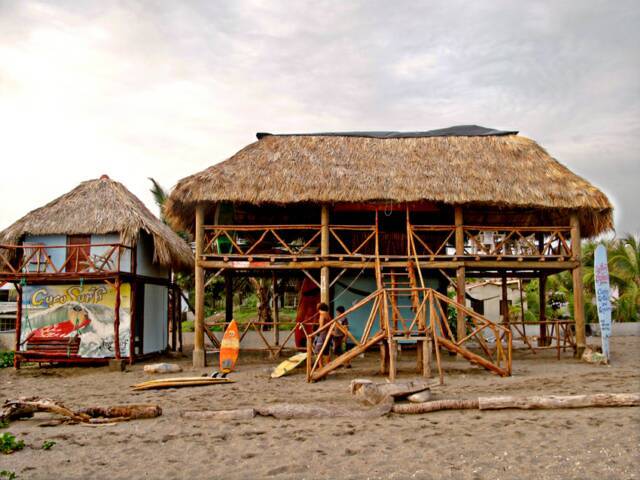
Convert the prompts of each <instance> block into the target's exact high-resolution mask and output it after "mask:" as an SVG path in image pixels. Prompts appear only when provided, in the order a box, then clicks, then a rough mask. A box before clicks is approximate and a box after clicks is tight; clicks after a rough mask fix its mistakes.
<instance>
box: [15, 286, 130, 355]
mask: <svg viewBox="0 0 640 480" xmlns="http://www.w3.org/2000/svg"><path fill="white" fill-rule="evenodd" d="M115 293H116V292H115V288H114V287H113V286H111V285H107V284H91V285H38V286H26V287H24V295H23V305H22V327H21V334H20V350H21V351H27V350H28V351H33V352H43V353H47V352H48V353H56V354H63V355H66V356H67V357H80V358H107V357H114V356H115V331H114V320H115V310H114V309H115V297H116V295H115ZM130 295H131V287H130V285H129V284H127V283H124V284H122V285H121V287H120V328H119V329H118V330H119V339H120V342H119V343H120V352H121V355H122V356H123V357H126V356H128V355H129V337H130V335H129V333H130V325H131V310H130V305H131V302H130V298H131V297H130Z"/></svg>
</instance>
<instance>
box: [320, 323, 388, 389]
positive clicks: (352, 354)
mask: <svg viewBox="0 0 640 480" xmlns="http://www.w3.org/2000/svg"><path fill="white" fill-rule="evenodd" d="M385 335H386V333H385V332H383V331H379V332H377V333H376V334H375V335H374V336H373V337H371V338H370V339H369V340H368V341H367V342H366V343H363V344H362V345H357V346H355V347H353V348H352V349H351V350H348V351H346V352H345V353H343V354H342V355H340V356H339V357H336V358H334V359H333V360H332V361H331V362H329V363H328V364H327V365H325V366H323V367H322V368H320V369H319V370H316V371H315V372H313V374H312V375H311V380H312V381H316V380H320V379H321V378H323V377H325V376H327V375H328V374H329V372H331V371H332V370H335V369H336V368H338V367H340V366H341V365H343V364H345V363H346V362H349V361H350V360H353V359H354V358H356V357H357V356H358V355H360V354H361V353H364V352H365V351H366V350H367V349H368V348H370V347H372V346H373V345H375V344H376V343H378V342H379V341H381V340H382V339H384V338H385Z"/></svg>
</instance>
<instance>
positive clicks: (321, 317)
mask: <svg viewBox="0 0 640 480" xmlns="http://www.w3.org/2000/svg"><path fill="white" fill-rule="evenodd" d="M330 321H331V315H329V306H328V305H327V304H326V303H324V302H323V303H319V304H318V328H322V327H323V326H325V325H326V324H327V323H328V322H330ZM328 330H329V329H326V330H323V331H322V332H321V333H320V334H319V335H317V336H316V338H315V339H314V341H313V353H315V354H316V355H320V361H319V362H318V366H319V367H323V366H325V365H326V364H328V363H329V362H330V361H331V353H330V350H329V348H330V345H327V348H325V349H324V350H323V349H322V346H323V345H324V341H325V340H326V339H327V332H328Z"/></svg>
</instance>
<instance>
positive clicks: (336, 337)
mask: <svg viewBox="0 0 640 480" xmlns="http://www.w3.org/2000/svg"><path fill="white" fill-rule="evenodd" d="M336 312H337V313H338V316H340V315H342V314H343V313H344V312H345V310H344V307H343V306H342V305H340V306H339V307H338V308H336ZM338 323H340V325H341V326H343V327H344V328H345V329H346V330H347V331H348V330H349V319H348V318H347V317H342V318H341V319H340V320H339V321H338ZM345 340H347V336H346V335H345V333H344V332H343V331H342V330H339V329H338V328H336V329H335V330H334V331H333V353H334V355H335V356H336V357H337V356H340V355H342V354H343V353H344V352H345V348H344V347H345V345H344V343H345ZM347 341H348V340H347ZM345 368H351V362H348V363H346V364H345Z"/></svg>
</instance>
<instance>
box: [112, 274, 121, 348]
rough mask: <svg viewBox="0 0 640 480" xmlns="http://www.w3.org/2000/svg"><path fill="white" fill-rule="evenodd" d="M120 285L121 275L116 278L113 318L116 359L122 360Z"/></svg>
mask: <svg viewBox="0 0 640 480" xmlns="http://www.w3.org/2000/svg"><path fill="white" fill-rule="evenodd" d="M120 285H121V280H120V277H118V278H116V300H115V305H114V307H113V309H114V314H115V316H114V320H113V329H114V336H113V343H114V350H115V355H116V360H120Z"/></svg>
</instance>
